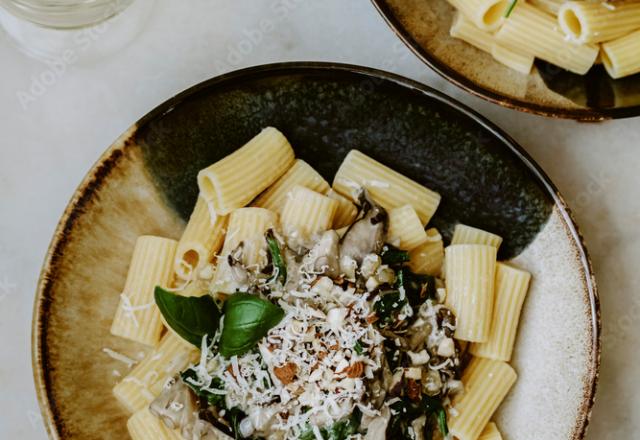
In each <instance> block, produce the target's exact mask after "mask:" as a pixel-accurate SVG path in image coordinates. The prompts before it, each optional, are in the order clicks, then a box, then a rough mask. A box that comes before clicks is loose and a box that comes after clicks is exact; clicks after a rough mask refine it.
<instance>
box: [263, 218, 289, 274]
mask: <svg viewBox="0 0 640 440" xmlns="http://www.w3.org/2000/svg"><path fill="white" fill-rule="evenodd" d="M266 239H267V247H268V248H269V254H271V261H272V262H273V267H275V268H276V269H277V273H276V274H275V278H276V279H279V280H280V282H281V283H282V284H283V285H284V283H286V282H287V265H286V264H285V262H284V259H283V258H282V252H280V245H279V244H278V240H276V237H275V235H273V230H271V229H269V230H268V231H267V236H266Z"/></svg>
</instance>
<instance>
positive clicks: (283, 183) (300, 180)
mask: <svg viewBox="0 0 640 440" xmlns="http://www.w3.org/2000/svg"><path fill="white" fill-rule="evenodd" d="M296 185H300V186H304V187H305V188H309V189H310V190H312V191H316V192H319V193H320V194H326V193H327V192H328V191H329V188H330V187H329V183H327V181H326V180H324V178H323V177H322V176H321V175H320V174H319V173H318V172H317V171H316V170H314V169H313V168H312V167H311V165H309V164H308V163H306V162H305V161H303V160H300V159H296V161H295V162H294V163H293V166H292V167H291V168H289V169H288V170H287V172H286V173H284V175H283V176H282V177H280V178H279V179H278V180H277V181H276V182H275V183H274V184H273V185H271V186H270V187H269V188H267V189H266V190H265V191H264V192H263V193H262V194H260V195H259V196H258V197H257V198H256V199H255V200H254V201H253V203H252V206H257V207H259V208H265V209H269V210H271V211H273V212H276V213H278V214H280V213H282V209H283V208H284V205H285V203H286V202H287V195H288V194H289V193H290V191H291V189H292V188H293V187H294V186H296Z"/></svg>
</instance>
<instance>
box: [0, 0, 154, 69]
mask: <svg viewBox="0 0 640 440" xmlns="http://www.w3.org/2000/svg"><path fill="white" fill-rule="evenodd" d="M153 3H154V0H135V1H134V0H0V28H2V29H4V31H5V32H6V34H7V35H8V36H9V37H10V39H11V40H12V41H13V43H14V44H15V46H16V47H17V48H18V49H19V50H21V51H22V52H24V53H26V54H28V55H29V56H32V57H35V58H38V59H41V60H44V61H47V60H49V61H50V60H52V59H53V60H60V59H61V58H68V57H71V58H73V59H75V60H79V62H82V61H83V60H89V61H91V62H93V61H95V60H99V59H103V58H104V57H105V56H108V55H110V54H111V53H114V52H116V51H117V50H118V49H119V48H121V47H124V46H125V45H126V44H128V43H129V42H130V41H131V40H132V39H133V38H134V37H135V36H136V35H137V34H138V33H139V32H140V31H141V30H142V29H143V27H144V24H145V22H146V20H147V19H148V18H149V16H150V11H151V10H152V8H153ZM2 29H0V30H2Z"/></svg>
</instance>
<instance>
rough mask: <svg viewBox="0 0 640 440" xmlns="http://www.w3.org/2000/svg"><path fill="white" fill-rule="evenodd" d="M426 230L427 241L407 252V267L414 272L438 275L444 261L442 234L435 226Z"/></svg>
mask: <svg viewBox="0 0 640 440" xmlns="http://www.w3.org/2000/svg"><path fill="white" fill-rule="evenodd" d="M426 232H427V241H425V242H424V243H423V244H421V245H420V246H418V247H416V248H415V249H412V250H411V252H409V269H411V271H412V272H414V273H419V274H423V275H432V276H440V273H441V271H442V262H443V261H444V245H443V243H442V236H441V235H440V233H439V232H438V230H437V229H436V228H430V229H427V231H426Z"/></svg>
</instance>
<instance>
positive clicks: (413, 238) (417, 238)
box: [387, 205, 428, 251]
mask: <svg viewBox="0 0 640 440" xmlns="http://www.w3.org/2000/svg"><path fill="white" fill-rule="evenodd" d="M427 240H428V237H427V232H426V231H425V230H424V227H423V226H422V223H421V222H420V218H419V217H418V214H417V213H416V210H415V209H413V207H412V206H411V205H404V206H400V207H399V208H394V209H391V210H389V229H388V231H387V241H388V242H389V243H391V244H392V245H394V246H395V247H397V248H399V249H402V250H405V251H410V250H412V249H415V248H416V247H418V246H420V245H421V244H423V243H425V242H426V241H427Z"/></svg>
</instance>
